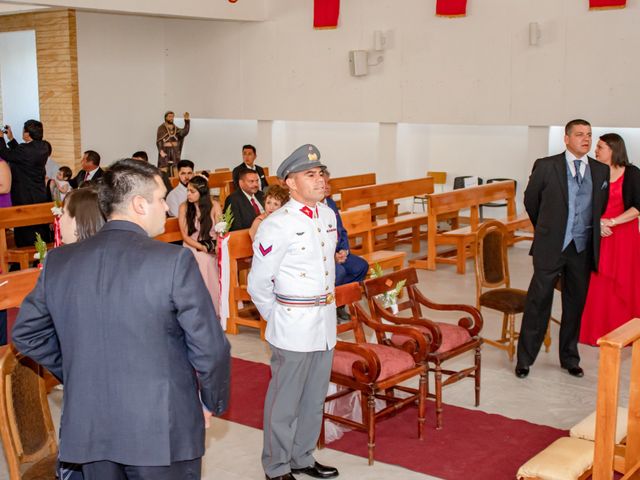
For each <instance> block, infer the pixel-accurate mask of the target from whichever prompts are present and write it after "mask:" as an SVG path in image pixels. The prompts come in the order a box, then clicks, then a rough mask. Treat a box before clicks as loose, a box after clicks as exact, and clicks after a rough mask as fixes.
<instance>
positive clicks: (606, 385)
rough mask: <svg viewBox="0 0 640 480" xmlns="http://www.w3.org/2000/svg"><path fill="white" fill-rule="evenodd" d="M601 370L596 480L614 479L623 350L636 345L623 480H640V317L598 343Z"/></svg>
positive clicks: (633, 357) (594, 479)
mask: <svg viewBox="0 0 640 480" xmlns="http://www.w3.org/2000/svg"><path fill="white" fill-rule="evenodd" d="M598 345H599V346H600V368H599V371H598V400H597V404H596V441H595V453H594V461H593V477H592V478H593V480H605V479H606V480H610V479H612V478H613V467H614V459H615V455H616V451H615V447H616V442H615V434H616V416H617V413H618V400H619V389H620V357H621V354H622V349H623V348H625V347H626V346H628V345H632V350H631V352H632V353H631V374H630V380H629V408H628V410H629V417H628V424H627V444H626V448H625V449H624V467H625V468H624V470H625V474H624V477H622V478H623V480H631V479H636V480H637V479H640V318H634V319H632V320H630V321H629V322H627V323H625V324H624V325H622V326H621V327H619V328H617V329H615V330H614V331H612V332H610V333H608V334H607V335H605V336H604V337H602V338H600V339H599V340H598Z"/></svg>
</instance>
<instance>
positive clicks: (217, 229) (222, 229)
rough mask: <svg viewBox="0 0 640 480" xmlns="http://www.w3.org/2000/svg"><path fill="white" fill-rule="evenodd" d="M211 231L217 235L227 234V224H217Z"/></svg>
mask: <svg viewBox="0 0 640 480" xmlns="http://www.w3.org/2000/svg"><path fill="white" fill-rule="evenodd" d="M213 230H214V231H215V232H217V233H219V234H223V233H226V232H227V222H218V223H216V225H215V226H214V227H213Z"/></svg>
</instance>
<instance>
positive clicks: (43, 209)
mask: <svg viewBox="0 0 640 480" xmlns="http://www.w3.org/2000/svg"><path fill="white" fill-rule="evenodd" d="M52 207H53V203H35V204H33V205H21V206H18V207H7V208H2V209H0V266H1V267H2V271H3V272H8V271H9V263H19V264H20V268H21V269H25V268H29V264H30V263H31V262H33V255H34V254H35V253H36V249H35V247H34V246H32V245H31V246H28V247H20V248H18V247H14V246H9V245H8V242H7V230H8V229H10V228H15V227H29V226H32V225H41V224H44V223H53V220H54V218H53V213H52V212H51V208H52ZM51 247H52V245H49V248H51Z"/></svg>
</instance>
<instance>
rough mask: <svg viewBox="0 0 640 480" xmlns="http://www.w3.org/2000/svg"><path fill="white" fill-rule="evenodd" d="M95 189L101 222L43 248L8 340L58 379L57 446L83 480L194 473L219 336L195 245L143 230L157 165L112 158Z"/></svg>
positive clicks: (159, 223) (161, 478) (150, 215)
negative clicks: (92, 230)
mask: <svg viewBox="0 0 640 480" xmlns="http://www.w3.org/2000/svg"><path fill="white" fill-rule="evenodd" d="M99 188H100V190H99V198H100V203H101V207H102V209H103V211H104V213H105V214H106V216H107V218H108V222H107V223H106V224H105V226H104V227H103V228H102V229H101V230H100V231H99V232H98V233H97V234H96V235H94V236H93V237H90V238H88V239H86V240H83V241H82V242H78V243H74V244H70V245H64V246H62V247H59V248H56V249H54V250H51V251H50V252H49V254H48V255H47V258H46V260H45V264H44V268H43V270H42V272H41V274H40V278H39V279H38V283H37V285H36V287H35V289H34V290H33V291H32V292H31V293H30V294H29V296H28V297H27V298H26V299H25V301H24V302H23V304H22V307H21V309H20V314H19V316H18V319H17V321H16V324H15V328H14V329H13V341H14V343H15V346H16V347H17V348H18V350H20V351H21V352H22V353H24V354H25V355H27V356H29V357H31V358H33V359H34V360H35V361H37V362H38V363H40V364H41V365H43V366H44V367H46V368H47V369H49V370H50V371H51V372H52V373H53V374H54V375H55V376H56V377H58V378H59V379H60V380H61V381H62V382H63V383H64V386H65V389H64V397H65V398H64V406H63V414H62V420H61V426H60V449H59V456H60V460H61V461H63V462H69V463H76V464H82V470H83V473H84V477H85V480H93V479H100V480H103V479H134V478H135V479H141V480H146V479H153V480H174V479H175V480H181V479H185V478H194V479H199V478H200V470H201V457H202V455H203V453H204V428H205V420H206V421H208V417H209V416H210V413H209V412H211V413H213V414H215V415H219V414H221V413H222V412H223V411H224V410H225V408H226V406H227V402H228V395H229V368H230V356H229V344H228V342H227V340H226V338H225V336H224V333H223V332H222V328H221V327H220V323H219V321H218V318H217V317H216V313H215V310H214V308H213V303H212V301H211V296H210V295H209V293H208V292H207V289H206V287H205V285H204V282H203V280H202V276H201V275H200V271H199V269H198V265H197V264H196V261H195V259H194V257H193V254H192V253H191V252H190V251H189V250H187V249H184V248H182V247H178V246H176V245H171V244H167V243H162V242H159V241H156V240H152V237H154V236H156V235H159V234H160V233H162V232H163V231H164V223H165V212H166V208H167V207H166V203H165V201H164V195H165V187H164V185H163V184H162V180H161V179H160V175H159V173H158V169H157V168H156V167H154V166H151V165H149V164H147V163H144V162H140V161H136V160H132V159H127V160H121V161H119V162H117V163H115V164H114V165H113V166H112V167H111V168H110V169H109V171H107V172H106V173H105V176H104V177H103V182H101V185H100V187H99ZM132 265H135V267H134V268H132Z"/></svg>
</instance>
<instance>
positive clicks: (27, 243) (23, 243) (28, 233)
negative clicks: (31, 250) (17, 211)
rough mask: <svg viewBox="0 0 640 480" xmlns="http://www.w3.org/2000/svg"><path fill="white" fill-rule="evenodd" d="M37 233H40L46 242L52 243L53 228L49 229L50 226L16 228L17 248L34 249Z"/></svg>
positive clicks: (14, 234)
mask: <svg viewBox="0 0 640 480" xmlns="http://www.w3.org/2000/svg"><path fill="white" fill-rule="evenodd" d="M36 233H39V234H40V236H41V237H42V240H44V241H45V242H47V243H49V242H51V240H52V237H51V227H49V225H33V226H29V227H16V228H14V229H13V238H14V240H15V242H16V247H33V244H34V243H35V242H36Z"/></svg>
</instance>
